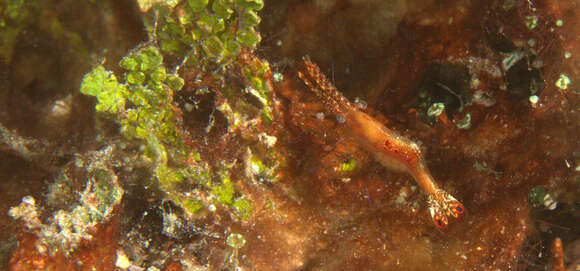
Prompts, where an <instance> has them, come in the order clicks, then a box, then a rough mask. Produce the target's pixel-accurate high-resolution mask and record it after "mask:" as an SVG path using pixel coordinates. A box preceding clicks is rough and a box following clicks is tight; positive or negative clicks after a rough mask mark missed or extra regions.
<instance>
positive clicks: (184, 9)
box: [80, 0, 273, 220]
mask: <svg viewBox="0 0 580 271" xmlns="http://www.w3.org/2000/svg"><path fill="white" fill-rule="evenodd" d="M263 5H264V4H263V2H262V0H214V1H208V0H189V1H183V2H180V3H176V2H175V1H173V2H168V3H164V2H161V3H156V4H153V5H152V8H151V10H149V11H148V13H147V14H145V17H144V18H145V19H144V23H145V25H146V27H147V29H148V30H149V32H150V38H151V41H149V42H147V43H145V44H143V45H141V46H138V47H137V48H136V49H134V50H132V51H131V52H129V53H128V54H127V55H126V56H125V57H124V58H122V59H121V61H120V62H119V66H120V67H121V68H122V69H123V71H124V72H123V74H122V75H118V74H115V73H114V72H112V71H108V70H106V69H105V67H104V66H103V65H99V66H97V67H95V68H94V69H93V70H92V71H91V72H89V73H88V74H86V75H85V76H84V78H83V81H82V84H81V89H80V91H81V92H82V93H83V94H85V95H89V96H94V97H95V98H96V100H97V103H96V107H95V109H96V110H97V112H102V113H108V116H112V117H113V118H114V120H115V121H116V122H117V123H118V124H119V126H120V131H121V133H122V134H123V135H124V137H125V138H126V139H127V140H129V141H130V142H141V144H142V145H143V148H142V154H143V157H144V158H145V159H146V160H148V161H149V163H150V165H151V167H152V169H153V170H152V171H153V175H154V176H155V177H156V179H157V180H158V183H159V187H160V189H161V190H162V191H163V192H165V193H166V194H167V197H168V198H169V199H171V200H172V201H174V202H175V203H176V204H177V205H179V206H181V207H182V208H183V209H184V210H186V211H187V212H188V213H189V214H196V213H199V212H200V211H201V210H203V209H204V208H206V207H207V206H209V205H211V204H213V203H216V204H222V205H224V206H228V208H230V209H231V211H232V213H234V214H235V215H236V216H237V217H238V218H240V219H242V220H245V219H247V218H249V217H250V216H251V210H252V207H251V201H250V200H249V199H248V198H245V197H244V196H243V195H240V194H239V193H236V190H235V187H234V183H233V182H232V180H230V173H229V170H230V168H231V166H227V165H222V166H218V167H217V168H212V167H211V166H210V164H211V161H203V159H202V158H201V157H200V155H199V152H198V150H195V149H193V148H192V147H191V146H190V145H188V144H187V142H186V140H185V139H184V134H185V133H186V131H185V130H184V128H183V127H182V125H181V121H182V120H181V119H180V116H179V115H180V109H179V108H178V107H177V106H176V105H175V103H174V95H175V94H176V93H177V92H179V91H180V90H181V89H182V88H183V86H184V84H185V81H184V79H183V78H182V77H180V75H179V72H178V71H179V70H180V69H181V71H188V70H197V71H198V72H199V73H202V74H206V75H210V77H211V78H214V79H216V80H218V81H221V82H222V84H223V85H225V86H224V88H223V90H222V91H224V95H225V96H226V97H231V99H232V101H227V100H226V101H224V102H223V103H221V105H220V106H218V107H217V108H216V109H217V110H219V111H222V112H224V115H225V116H226V118H227V120H228V123H229V125H230V131H238V132H239V131H240V130H241V129H242V127H241V126H240V127H236V125H239V124H241V123H242V122H243V121H244V119H245V118H242V116H243V115H244V108H246V107H247V105H244V104H241V103H239V102H238V101H236V100H235V98H234V97H236V95H237V94H239V93H246V94H250V95H253V96H255V97H256V98H257V99H258V100H259V101H260V103H261V104H262V106H263V108H262V110H261V112H263V114H262V115H261V118H262V120H263V121H264V122H266V123H269V122H271V120H272V116H271V110H270V107H271V94H270V91H271V90H270V89H269V87H268V85H267V83H266V81H267V80H268V79H267V76H269V70H270V67H269V64H268V63H267V62H264V61H261V60H259V59H257V58H251V57H250V58H249V59H248V58H242V57H241V54H242V52H244V51H245V52H251V51H252V50H253V49H254V48H255V46H256V45H257V44H258V43H259V42H260V40H261V38H260V34H259V33H258V32H257V30H256V29H255V28H256V26H257V25H258V24H259V23H260V17H259V16H258V15H257V12H258V11H259V10H260V9H262V7H263ZM166 58H169V60H167V59H166ZM175 60H177V61H175ZM167 62H171V63H181V64H177V66H174V67H173V68H168V67H167V65H168V64H167ZM230 69H236V70H239V71H241V73H239V74H241V75H242V76H243V77H242V78H243V81H245V82H247V86H246V87H245V88H241V89H240V88H239V87H238V86H228V82H227V80H226V78H227V77H228V76H231V72H230ZM236 92H238V93H236ZM236 128H240V129H236ZM246 136H247V137H248V138H249V137H252V136H253V134H251V133H248V134H246ZM253 161H254V162H255V163H261V162H260V160H259V158H254V159H253ZM260 168H262V170H261V171H264V172H265V171H266V170H267V169H265V167H264V166H263V165H262V166H261V167H260ZM212 172H213V173H212ZM269 175H273V174H272V173H269ZM212 177H214V178H213V179H215V180H216V182H212ZM184 181H186V182H188V183H194V184H195V186H196V187H198V188H196V189H200V191H185V190H183V189H181V188H180V184H181V183H183V182H184ZM191 192H193V194H195V195H200V193H201V194H205V195H208V194H209V197H207V196H206V197H201V198H197V197H195V196H191V195H192V193H191Z"/></svg>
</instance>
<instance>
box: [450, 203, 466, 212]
mask: <svg viewBox="0 0 580 271" xmlns="http://www.w3.org/2000/svg"><path fill="white" fill-rule="evenodd" d="M453 209H454V211H455V213H456V214H457V215H461V214H463V213H464V212H465V207H463V204H461V203H459V202H457V203H455V206H454V207H453Z"/></svg>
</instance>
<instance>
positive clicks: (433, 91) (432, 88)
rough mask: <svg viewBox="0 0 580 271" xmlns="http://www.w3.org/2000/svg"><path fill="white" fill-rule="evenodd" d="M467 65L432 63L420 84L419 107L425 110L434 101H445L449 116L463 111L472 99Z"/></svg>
mask: <svg viewBox="0 0 580 271" xmlns="http://www.w3.org/2000/svg"><path fill="white" fill-rule="evenodd" d="M469 80H470V76H469V72H468V69H467V67H465V66H464V65H460V64H453V63H432V64H430V65H429V66H428V67H427V69H426V70H425V72H424V73H423V78H422V79H421V85H420V86H419V92H418V95H419V107H421V108H423V109H424V112H426V111H427V109H429V107H430V106H431V105H432V104H434V103H443V104H444V105H445V112H446V113H447V115H448V116H449V117H452V116H453V115H454V114H455V113H457V112H461V111H462V110H463V108H464V107H465V106H466V105H467V103H469V101H470V100H471V94H470V88H469Z"/></svg>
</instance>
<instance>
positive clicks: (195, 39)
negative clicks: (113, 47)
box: [148, 0, 264, 64]
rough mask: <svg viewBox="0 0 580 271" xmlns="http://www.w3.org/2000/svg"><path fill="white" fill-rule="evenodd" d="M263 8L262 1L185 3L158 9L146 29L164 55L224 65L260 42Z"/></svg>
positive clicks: (193, 1)
mask: <svg viewBox="0 0 580 271" xmlns="http://www.w3.org/2000/svg"><path fill="white" fill-rule="evenodd" d="M263 6H264V3H263V1H262V0H214V1H209V0H188V1H185V2H184V3H182V5H178V6H177V7H175V8H171V7H170V6H159V7H158V8H157V9H156V10H155V16H154V18H152V20H150V21H149V24H148V26H149V28H151V29H152V30H151V31H152V32H153V34H154V35H155V36H156V39H157V41H158V43H159V47H160V49H161V50H163V51H164V52H168V53H171V54H176V55H182V54H183V52H184V51H188V52H187V56H188V57H189V58H190V61H192V62H194V63H195V62H199V61H201V62H202V63H208V62H215V63H219V64H226V63H229V62H231V61H233V60H234V59H235V58H236V57H237V56H238V55H239V54H240V52H241V51H242V49H243V48H255V47H256V45H257V44H258V43H259V42H260V41H261V36H260V34H259V32H258V31H257V30H256V27H257V25H258V24H259V23H260V21H261V19H260V17H259V16H258V14H257V12H258V11H259V10H261V9H262V8H263ZM173 14H176V16H172V15H173Z"/></svg>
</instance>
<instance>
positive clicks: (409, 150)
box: [298, 58, 465, 228]
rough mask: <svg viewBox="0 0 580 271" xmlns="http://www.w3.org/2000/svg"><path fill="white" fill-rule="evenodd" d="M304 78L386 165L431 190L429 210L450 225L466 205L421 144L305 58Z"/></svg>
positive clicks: (434, 217)
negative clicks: (438, 176)
mask: <svg viewBox="0 0 580 271" xmlns="http://www.w3.org/2000/svg"><path fill="white" fill-rule="evenodd" d="M302 68H303V71H299V72H298V75H299V77H300V79H302V81H303V82H304V83H305V84H306V85H307V86H308V87H309V88H310V89H312V90H313V91H314V93H316V95H317V96H318V97H319V98H320V99H321V100H322V102H323V103H324V105H325V107H326V109H327V110H328V111H330V112H331V113H332V114H335V115H342V116H344V120H345V121H344V125H346V126H347V128H348V129H347V130H348V131H350V132H351V134H352V137H353V138H354V139H355V140H356V141H358V142H359V144H360V145H361V146H362V147H363V148H364V149H365V150H367V151H368V152H370V153H372V154H373V155H374V156H375V158H376V159H377V160H378V161H379V162H380V163H381V164H382V165H383V166H385V167H387V168H389V169H391V170H394V171H398V172H407V173H409V174H411V175H412V176H413V178H414V179H415V181H417V184H419V186H420V187H421V188H422V189H423V191H425V193H427V196H428V197H427V202H428V205H429V213H430V215H431V218H432V220H433V223H434V224H435V226H436V227H437V228H446V227H447V226H448V224H449V219H450V218H451V217H453V218H455V219H457V218H459V217H460V216H462V215H463V214H464V212H465V207H463V204H461V203H460V202H459V201H458V200H457V199H455V198H454V197H453V196H451V195H450V194H449V193H447V192H445V191H444V190H442V189H440V188H439V187H438V185H437V183H435V181H434V179H433V176H431V173H430V172H429V169H428V168H427V166H426V165H425V162H424V159H423V155H422V152H421V149H420V148H419V146H418V145H417V144H416V143H414V142H413V141H411V140H409V139H408V138H405V137H403V136H401V135H399V134H398V133H397V132H395V131H393V130H391V129H389V128H387V127H385V126H384V125H383V124H382V123H380V122H378V121H377V120H375V119H373V118H372V117H370V116H369V115H367V114H366V113H364V112H362V111H360V110H359V109H358V108H357V107H356V106H355V105H353V104H352V103H351V102H349V101H348V100H347V99H346V98H345V97H344V96H343V95H342V94H341V93H340V92H339V91H338V90H337V89H336V88H335V87H334V86H333V85H332V84H331V83H330V82H329V81H328V80H327V79H326V77H325V76H324V74H322V72H321V71H320V69H319V68H318V66H317V65H316V64H314V63H312V62H311V61H310V59H308V58H303V61H302Z"/></svg>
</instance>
